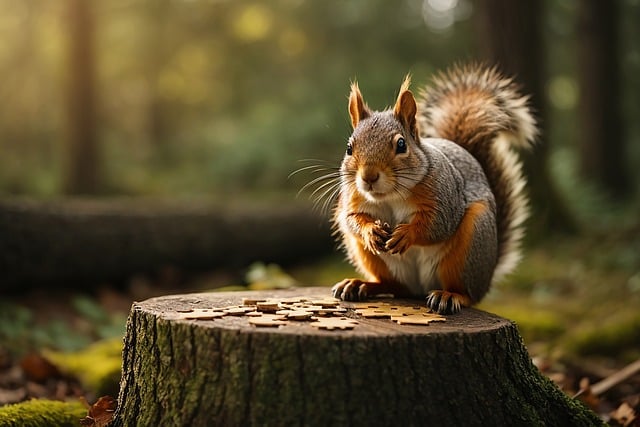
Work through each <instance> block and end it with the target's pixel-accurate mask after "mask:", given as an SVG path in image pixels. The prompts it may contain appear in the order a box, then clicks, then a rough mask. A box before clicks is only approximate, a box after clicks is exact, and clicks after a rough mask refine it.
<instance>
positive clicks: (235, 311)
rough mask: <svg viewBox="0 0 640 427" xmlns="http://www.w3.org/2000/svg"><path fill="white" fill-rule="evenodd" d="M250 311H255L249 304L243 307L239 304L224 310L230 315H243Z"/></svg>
mask: <svg viewBox="0 0 640 427" xmlns="http://www.w3.org/2000/svg"><path fill="white" fill-rule="evenodd" d="M251 311H255V308H253V307H251V306H245V307H242V306H239V307H231V308H227V309H225V310H224V313H225V314H228V315H230V316H244V315H245V314H247V313H249V312H251Z"/></svg>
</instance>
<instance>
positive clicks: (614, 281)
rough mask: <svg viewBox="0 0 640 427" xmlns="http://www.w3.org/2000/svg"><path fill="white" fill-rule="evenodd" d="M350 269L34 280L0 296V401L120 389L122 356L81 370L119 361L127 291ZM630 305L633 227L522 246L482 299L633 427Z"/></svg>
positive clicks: (635, 320) (638, 419)
mask: <svg viewBox="0 0 640 427" xmlns="http://www.w3.org/2000/svg"><path fill="white" fill-rule="evenodd" d="M353 274H354V272H353V269H352V268H351V267H350V266H349V265H347V264H346V263H345V262H344V261H342V259H341V258H340V256H339V255H338V254H336V255H335V256H330V257H328V258H326V259H323V260H320V261H318V262H317V263H314V264H309V265H305V266H299V267H295V268H290V269H288V270H287V271H283V270H282V269H281V268H280V267H278V266H273V265H263V264H255V265H253V266H251V267H250V268H249V269H248V271H246V272H230V271H216V272H210V273H208V274H199V275H196V276H185V275H183V274H181V273H180V272H178V271H176V270H174V269H172V268H166V269H163V270H162V271H160V272H158V274H156V275H154V276H153V277H151V276H137V277H132V278H131V279H130V280H129V281H128V283H126V284H125V285H124V286H119V287H116V286H113V285H110V284H96V286H95V287H94V288H93V289H92V290H91V292H86V293H79V292H78V291H60V290H38V291H30V292H28V293H24V294H14V295H12V296H9V297H4V298H3V299H2V300H1V301H0V343H1V344H0V406H1V405H3V404H7V403H13V402H16V401H22V400H25V399H27V398H29V397H40V398H43V397H44V398H52V399H63V398H69V397H72V396H78V395H82V396H84V397H86V399H87V400H88V401H93V400H95V399H96V398H97V397H99V396H100V395H102V394H111V395H113V396H116V395H117V380H118V378H119V374H118V372H119V371H118V367H119V365H117V364H116V365H115V367H114V366H111V371H108V370H107V372H113V373H112V374H111V376H112V377H113V378H111V381H107V382H106V383H105V382H100V381H102V380H96V381H97V382H96V381H94V382H92V381H91V380H90V379H87V378H86V376H83V375H82V369H83V366H87V364H89V365H91V366H96V365H100V364H104V365H106V364H110V365H114V363H116V362H119V360H118V357H119V353H118V349H119V348H120V347H119V346H120V343H121V338H122V336H123V334H124V327H125V322H126V317H127V314H128V311H129V309H130V306H131V303H132V302H133V301H140V300H143V299H146V298H149V297H153V296H158V295H163V294H171V293H184V292H190V291H198V292H199V291H208V290H221V289H224V290H230V289H247V288H249V289H268V288H279V287H290V286H294V285H298V286H330V285H332V284H333V283H335V282H336V281H338V280H340V279H342V278H344V277H346V276H351V275H353ZM123 289H124V290H123ZM327 292H328V290H327ZM638 307H640V233H625V234H620V235H617V236H611V235H609V236H607V238H603V237H602V236H600V237H598V236H593V237H590V238H584V237H583V238H580V239H576V238H558V239H556V240H554V241H547V242H545V244H544V245H539V246H537V247H534V248H530V249H529V250H528V251H527V253H526V255H525V258H524V261H523V262H522V264H521V265H520V267H519V268H518V270H517V272H516V273H515V274H513V275H512V276H511V277H510V278H509V279H508V280H507V281H505V282H504V283H502V284H499V285H497V286H495V287H494V288H493V289H492V290H491V292H490V293H489V295H488V296H487V297H486V298H485V300H483V302H482V303H481V304H480V306H479V308H481V309H484V310H487V311H490V312H493V313H496V314H498V315H501V316H503V317H506V318H508V319H511V320H513V321H515V322H516V324H517V325H518V328H519V330H520V332H521V334H522V336H523V338H524V340H525V343H526V345H527V348H528V349H529V352H530V354H531V356H532V358H533V360H534V363H536V365H537V366H538V367H539V369H540V370H541V371H542V372H543V373H545V374H546V375H548V376H549V377H550V378H551V379H553V380H554V381H555V382H556V383H557V384H558V385H559V386H560V387H561V388H562V389H563V390H564V391H565V392H567V393H568V394H569V395H572V396H574V395H576V394H578V395H580V398H581V399H583V400H584V401H585V402H586V403H587V404H588V405H589V406H590V407H591V408H592V409H593V410H594V411H596V412H597V413H598V414H600V415H601V417H602V418H603V420H605V421H607V422H609V423H610V424H612V425H636V426H640V416H636V414H639V413H640V362H639V361H640V310H639V309H638ZM96 342H98V343H101V342H102V343H107V344H105V346H104V347H105V348H108V349H109V350H107V353H108V354H110V355H111V357H110V358H109V357H106V358H105V359H104V360H103V359H101V356H99V355H98V353H96V352H95V351H94V350H95V348H96V347H95V345H94V347H93V348H94V350H91V351H94V352H93V353H92V352H91V351H87V348H92V347H91V345H92V344H93V343H96ZM114 349H115V353H114ZM74 352H79V353H74ZM83 352H84V356H85V358H87V357H88V361H85V362H84V363H85V364H84V365H83V364H82V363H79V364H78V362H77V361H76V359H73V360H74V362H73V363H72V366H75V367H76V370H75V371H73V369H71V373H69V370H68V369H65V368H67V367H68V364H67V365H65V360H67V359H66V358H65V357H66V355H70V354H83ZM78 366H79V368H78ZM625 368H626V371H625ZM78 369H79V370H80V372H78ZM625 372H627V374H625ZM603 380H604V381H603Z"/></svg>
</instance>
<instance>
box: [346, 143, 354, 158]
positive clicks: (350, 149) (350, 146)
mask: <svg viewBox="0 0 640 427" xmlns="http://www.w3.org/2000/svg"><path fill="white" fill-rule="evenodd" d="M352 154H353V145H351V143H350V142H348V143H347V156H350V155H352Z"/></svg>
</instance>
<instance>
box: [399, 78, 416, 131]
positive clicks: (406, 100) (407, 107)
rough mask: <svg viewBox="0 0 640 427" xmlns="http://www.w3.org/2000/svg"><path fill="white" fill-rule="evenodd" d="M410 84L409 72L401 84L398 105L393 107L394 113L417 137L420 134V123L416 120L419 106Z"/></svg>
mask: <svg viewBox="0 0 640 427" xmlns="http://www.w3.org/2000/svg"><path fill="white" fill-rule="evenodd" d="M410 85H411V76H410V75H409V74H407V76H406V77H405V78H404V81H403V82H402V85H401V86H400V93H398V99H397V100H396V105H395V106H394V107H393V115H394V116H395V117H396V119H397V120H398V121H399V122H400V123H402V125H403V126H404V127H405V128H406V129H407V130H408V131H409V132H410V133H411V135H412V136H413V137H414V138H416V137H417V136H418V124H417V122H416V115H417V113H418V107H417V105H416V100H415V98H414V97H413V93H411V91H410V90H409V86H410Z"/></svg>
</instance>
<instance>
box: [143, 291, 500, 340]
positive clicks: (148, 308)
mask: <svg viewBox="0 0 640 427" xmlns="http://www.w3.org/2000/svg"><path fill="white" fill-rule="evenodd" d="M330 295H331V294H330V289H329V288H326V287H310V288H293V289H281V290H272V291H247V292H207V293H192V294H180V295H168V296H161V297H156V298H150V299H148V300H145V301H142V302H136V303H134V306H133V309H134V310H140V311H143V312H147V313H149V314H152V315H153V316H155V317H156V318H158V319H161V320H166V321H171V322H188V323H193V324H195V325H197V326H198V327H203V328H221V329H225V330H237V331H241V332H253V333H269V334H294V335H337V336H342V337H344V336H352V337H359V336H363V337H364V336H369V337H375V336H379V337H388V336H397V335H407V334H409V335H427V334H451V333H464V334H473V333H485V332H490V331H495V330H496V329H500V328H503V327H506V326H510V325H511V322H510V321H509V320H506V319H504V318H501V317H498V316H496V315H493V314H490V313H487V312H484V311H480V310H476V309H465V310H463V311H462V312H460V313H458V314H455V315H451V316H446V319H445V321H443V322H433V323H430V324H428V325H406V324H398V323H396V322H394V321H392V320H390V319H388V318H387V319H379V318H365V317H363V316H361V315H359V314H357V313H356V312H355V308H356V304H354V303H351V302H347V301H341V302H340V304H339V307H342V308H346V309H347V311H346V312H345V313H344V314H343V316H344V317H347V318H350V319H354V320H356V321H357V322H358V323H357V324H356V325H355V327H354V328H353V329H347V330H324V329H318V328H317V327H314V326H312V322H311V321H288V322H287V324H286V325H282V326H279V327H259V326H254V325H252V324H251V323H249V319H250V317H248V316H245V315H238V316H231V315H227V316H224V317H219V318H215V319H211V320H200V319H198V320H191V319H190V320H185V319H181V318H180V314H181V313H184V312H188V311H189V310H201V309H216V308H221V307H229V306H238V305H242V301H243V299H245V298H250V299H260V298H275V299H278V298H295V297H305V298H318V299H321V298H325V299H326V298H329V297H330ZM367 302H371V303H372V304H375V303H376V302H387V303H391V304H392V305H393V306H400V307H416V306H421V307H424V306H425V303H424V301H423V300H422V299H390V298H382V299H375V300H369V301H367Z"/></svg>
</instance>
